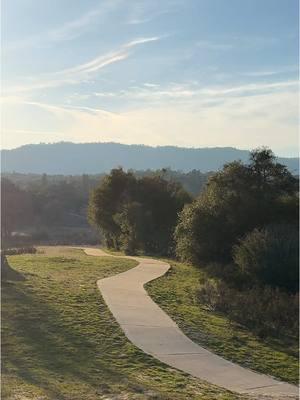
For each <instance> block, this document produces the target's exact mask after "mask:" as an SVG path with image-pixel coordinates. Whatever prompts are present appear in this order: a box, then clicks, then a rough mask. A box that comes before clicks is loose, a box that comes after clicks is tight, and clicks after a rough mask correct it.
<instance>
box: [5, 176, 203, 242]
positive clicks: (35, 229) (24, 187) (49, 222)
mask: <svg viewBox="0 0 300 400" xmlns="http://www.w3.org/2000/svg"><path fill="white" fill-rule="evenodd" d="M130 172H131V173H132V174H133V175H134V176H136V177H147V176H153V177H154V176H161V177H163V178H164V179H165V180H167V181H172V182H177V183H179V184H181V185H182V186H183V187H185V188H186V190H187V191H188V192H189V193H190V194H191V195H198V194H199V193H200V192H201V190H203V188H204V186H205V183H206V182H207V179H208V176H209V175H210V174H207V173H201V172H200V171H196V170H194V171H190V172H187V173H184V172H181V171H173V170H171V169H169V168H165V169H162V170H156V171H155V170H145V171H135V170H131V171H130ZM104 177H105V174H95V175H87V174H83V175H67V176H65V175H48V174H21V173H16V172H14V173H4V174H2V176H1V199H2V202H1V210H2V222H1V227H2V240H3V243H13V242H15V244H17V243H20V245H24V244H28V242H30V241H31V242H35V243H39V242H51V243H57V244H80V243H86V244H96V243H98V242H99V234H98V233H97V232H96V231H95V230H94V229H92V228H91V227H90V225H89V224H88V221H87V207H88V202H89V196H90V192H91V191H92V190H93V189H94V188H96V187H97V186H99V185H100V184H101V182H102V180H103V179H104ZM12 235H13V236H12ZM18 235H19V237H18ZM20 235H21V236H20ZM22 235H23V236H22ZM24 242H26V243H24Z"/></svg>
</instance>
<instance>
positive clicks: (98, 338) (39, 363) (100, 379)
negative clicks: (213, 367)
mask: <svg viewBox="0 0 300 400" xmlns="http://www.w3.org/2000/svg"><path fill="white" fill-rule="evenodd" d="M8 261H9V263H10V265H11V266H12V267H13V268H14V269H15V270H16V271H18V272H19V273H20V274H22V275H23V276H24V278H25V280H24V281H8V282H3V285H2V363H3V369H2V398H3V399H9V400H17V399H21V398H22V400H29V399H30V400H37V399H43V400H46V399H51V400H59V399H63V400H77V399H78V400H79V399H80V400H82V399H84V400H95V399H201V400H215V399H222V400H225V399H227V400H229V399H232V400H233V399H239V398H240V399H241V398H246V397H244V396H237V395H234V394H232V393H230V392H228V391H225V390H222V389H219V388H216V387H214V386H212V385H209V384H207V383H205V382H201V381H200V380H198V379H195V378H192V377H190V376H188V375H187V374H184V373H181V372H178V371H176V370H174V369H172V368H169V367H167V366H165V365H163V364H162V363H160V362H158V361H156V360H155V359H153V358H152V357H150V356H148V355H146V354H144V353H143V352H141V351H140V350H138V349H137V348H136V347H134V346H133V345H132V344H131V343H130V342H129V341H128V340H127V339H126V337H125V336H124V334H123V333H122V331H121V329H120V328H119V326H118V324H117V323H116V321H115V320H114V318H113V317H112V315H111V314H110V312H109V310H108V308H107V307H106V305H105V303H104V301H103V299H102V297H101V295H100V293H99V291H98V289H97V287H96V281H97V279H101V278H104V277H107V276H110V275H115V274H117V273H119V272H123V271H125V270H127V269H128V268H132V267H134V266H135V265H136V262H135V261H132V260H126V259H115V258H112V257H103V258H100V257H92V256H86V255H85V254H84V253H83V252H82V251H81V250H79V249H68V248H64V247H55V248H54V247H53V248H41V249H40V251H39V253H38V254H35V255H20V256H10V257H8Z"/></svg>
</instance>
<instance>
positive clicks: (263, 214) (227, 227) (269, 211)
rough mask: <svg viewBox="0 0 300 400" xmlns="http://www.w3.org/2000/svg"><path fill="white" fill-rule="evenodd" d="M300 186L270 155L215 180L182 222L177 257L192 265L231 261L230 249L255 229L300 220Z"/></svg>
mask: <svg viewBox="0 0 300 400" xmlns="http://www.w3.org/2000/svg"><path fill="white" fill-rule="evenodd" d="M297 189H298V180H297V178H295V177H294V176H293V175H292V174H291V173H290V172H289V171H288V170H287V168H286V167H285V166H283V165H281V164H279V163H277V162H276V159H275V157H274V154H273V153H272V151H271V150H269V149H265V148H263V149H257V150H254V151H252V152H251V155H250V162H249V164H244V163H242V162H240V161H235V162H232V163H229V164H226V165H225V166H224V167H223V169H222V170H221V171H219V172H218V173H216V174H215V175H213V176H212V177H211V178H210V179H209V181H208V184H207V187H206V190H205V191H204V192H203V193H202V194H201V195H200V196H199V198H198V199H196V200H195V201H194V202H193V203H192V204H191V205H189V206H187V207H185V209H184V210H183V211H182V212H181V214H180V217H179V224H178V226H177V228H176V232H175V238H176V244H177V250H176V251H177V255H178V256H179V257H180V258H181V259H183V260H187V261H190V262H194V263H201V262H210V261H229V260H231V259H232V247H233V245H234V244H235V243H237V241H238V240H239V239H240V238H242V237H243V236H244V235H245V234H247V233H248V232H250V231H251V230H253V229H254V228H263V227H264V226H266V225H268V224H270V223H291V224H295V223H297V220H298V196H297Z"/></svg>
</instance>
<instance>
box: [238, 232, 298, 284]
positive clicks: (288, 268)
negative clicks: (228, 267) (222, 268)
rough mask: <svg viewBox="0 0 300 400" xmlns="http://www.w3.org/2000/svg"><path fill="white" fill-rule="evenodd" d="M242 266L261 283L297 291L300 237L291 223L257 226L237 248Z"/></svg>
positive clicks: (242, 268) (241, 267)
mask: <svg viewBox="0 0 300 400" xmlns="http://www.w3.org/2000/svg"><path fill="white" fill-rule="evenodd" d="M233 258H234V261H235V263H236V264H237V265H238V266H239V267H240V269H241V270H242V271H243V272H245V273H247V274H248V275H249V277H253V278H254V279H256V280H257V282H262V283H264V284H268V285H271V286H273V287H274V286H277V287H281V288H283V289H285V290H288V291H291V292H296V291H297V290H298V285H299V283H298V282H299V276H298V265H299V240H298V232H297V229H296V228H295V227H293V226H291V225H277V226H275V225H274V226H270V227H267V228H265V229H260V230H259V229H254V230H253V231H252V232H250V233H249V234H248V235H246V237H245V238H244V239H243V240H241V241H240V243H239V244H238V245H236V246H234V248H233Z"/></svg>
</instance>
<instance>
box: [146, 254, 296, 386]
mask: <svg viewBox="0 0 300 400" xmlns="http://www.w3.org/2000/svg"><path fill="white" fill-rule="evenodd" d="M169 262H170V263H171V266H172V268H171V270H170V272H169V273H167V274H166V275H165V276H163V277H161V278H159V279H157V280H155V281H153V282H150V283H149V284H148V285H147V291H148V293H149V294H150V295H151V297H152V299H153V300H154V301H155V302H156V303H158V304H159V305H160V306H161V307H162V308H163V309H164V310H165V311H166V312H167V313H168V314H169V315H170V316H171V317H172V318H173V319H174V320H175V321H176V322H177V324H178V325H179V327H180V328H181V329H182V330H183V331H184V332H185V334H186V335H187V336H188V337H190V338H191V339H192V340H193V341H195V342H196V343H199V344H200V345H202V346H204V347H206V348H208V349H210V350H212V351H214V352H215V353H216V354H219V355H220V356H223V357H224V358H226V359H228V360H231V361H234V362H236V363H238V364H240V365H243V366H245V367H247V368H251V369H253V370H256V371H259V372H262V373H265V374H269V375H272V376H275V377H277V378H279V379H281V380H284V381H287V382H291V383H296V382H297V381H298V340H297V333H298V332H297V329H296V328H295V327H296V324H297V322H296V321H297V315H298V314H297V309H298V302H297V299H296V297H289V296H288V295H287V294H285V295H284V297H282V296H279V298H278V296H277V297H276V295H275V296H274V293H270V292H268V291H266V292H265V290H266V289H259V290H261V292H259V293H258V292H257V290H255V289H251V290H250V292H247V291H243V292H242V293H237V292H236V291H234V292H232V291H230V289H228V288H227V287H226V290H227V291H228V292H227V293H225V295H226V297H225V298H222V296H223V295H224V293H223V292H222V291H217V289H216V287H217V283H216V279H214V278H210V274H209V271H207V270H206V269H205V268H201V269H200V268H199V267H196V266H192V265H188V264H183V263H178V262H174V261H172V260H171V261H169ZM208 282H210V283H209V284H208ZM223 285H224V284H223ZM261 294H263V296H261ZM270 294H271V299H272V300H271V301H272V304H269V305H268V307H269V308H268V307H266V304H265V301H266V300H267V299H268V295H270ZM275 294H276V292H275ZM237 295H239V296H243V298H244V300H245V299H247V302H243V299H241V298H240V297H238V299H237V297H236V296H237ZM248 296H249V298H248ZM255 296H256V297H255ZM257 296H261V297H257ZM268 300H270V296H269V299H268ZM283 300H284V303H282V302H283ZM237 301H239V302H241V303H242V306H241V304H239V303H237ZM249 303H250V305H251V309H250V310H248V309H246V307H247V306H248V305H249ZM256 307H257V309H256ZM273 307H275V309H274V308H273ZM236 312H237V314H236ZM256 312H257V315H254V314H255V313H256ZM277 312H278V313H279V314H280V315H278V316H277V317H276V318H275V319H274V321H272V318H273V317H274V314H276V313H277ZM285 312H287V315H284V313H285ZM242 313H244V314H242ZM271 313H273V314H271ZM266 316H267V317H268V320H267V321H266V322H265V321H263V320H264V318H266ZM251 317H252V318H253V320H251ZM280 317H281V318H282V320H281V324H282V326H281V329H280V332H279V333H278V332H276V335H274V336H272V334H273V333H274V329H275V330H276V328H275V326H273V325H272V323H274V324H279V325H280V321H279V318H280ZM247 319H249V320H247ZM293 321H294V325H293ZM253 324H255V325H254V326H253ZM268 324H271V326H269V325H268ZM266 325H267V328H268V330H265V332H264V334H263V335H260V336H259V335H258V334H257V331H256V329H254V328H257V326H258V327H259V329H261V330H263V329H266ZM291 325H292V328H291ZM270 329H271V332H270ZM262 333H263V332H262ZM270 333H271V334H270Z"/></svg>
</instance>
